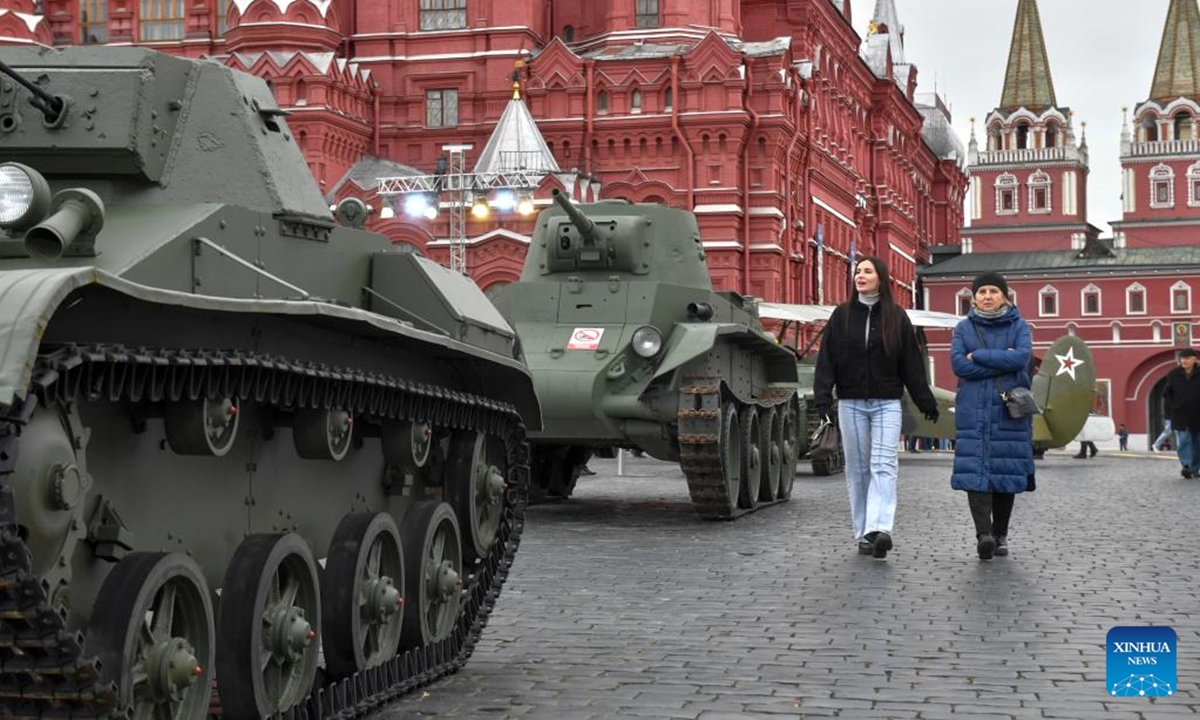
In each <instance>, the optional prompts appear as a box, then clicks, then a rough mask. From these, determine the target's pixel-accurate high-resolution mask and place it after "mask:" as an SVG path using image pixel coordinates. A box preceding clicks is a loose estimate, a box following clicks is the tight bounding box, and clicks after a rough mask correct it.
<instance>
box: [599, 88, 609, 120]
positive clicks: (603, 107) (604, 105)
mask: <svg viewBox="0 0 1200 720" xmlns="http://www.w3.org/2000/svg"><path fill="white" fill-rule="evenodd" d="M596 114H597V115H607V114H608V91H606V90H601V91H600V95H599V96H597V98H596Z"/></svg>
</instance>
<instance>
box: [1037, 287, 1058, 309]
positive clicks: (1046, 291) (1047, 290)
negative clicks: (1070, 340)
mask: <svg viewBox="0 0 1200 720" xmlns="http://www.w3.org/2000/svg"><path fill="white" fill-rule="evenodd" d="M1047 295H1053V296H1054V312H1052V313H1048V312H1046V306H1045V304H1044V303H1043V301H1042V298H1044V297H1046V296H1047ZM1058 299H1059V298H1058V290H1057V289H1056V288H1055V287H1054V286H1053V285H1047V286H1045V287H1043V288H1042V289H1041V290H1038V306H1037V311H1038V317H1058V314H1059V313H1060V312H1062V308H1061V307H1059V302H1058Z"/></svg>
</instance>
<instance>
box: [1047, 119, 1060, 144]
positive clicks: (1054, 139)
mask: <svg viewBox="0 0 1200 720" xmlns="http://www.w3.org/2000/svg"><path fill="white" fill-rule="evenodd" d="M1046 147H1048V148H1052V147H1058V126H1057V125H1055V124H1054V123H1050V124H1049V125H1047V126H1046Z"/></svg>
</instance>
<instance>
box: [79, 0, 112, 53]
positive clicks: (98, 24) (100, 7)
mask: <svg viewBox="0 0 1200 720" xmlns="http://www.w3.org/2000/svg"><path fill="white" fill-rule="evenodd" d="M79 29H80V30H81V31H82V33H81V34H82V37H83V44H84V45H93V44H96V43H106V42H108V0H79Z"/></svg>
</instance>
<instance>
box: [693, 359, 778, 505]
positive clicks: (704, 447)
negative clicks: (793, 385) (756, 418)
mask: <svg viewBox="0 0 1200 720" xmlns="http://www.w3.org/2000/svg"><path fill="white" fill-rule="evenodd" d="M721 384H722V383H721V378H720V377H719V376H717V375H690V376H688V377H687V378H686V379H685V384H684V385H683V386H682V387H681V388H680V389H679V392H680V394H681V395H682V396H683V397H684V398H691V402H689V403H687V404H688V405H690V406H691V407H687V408H681V409H680V410H679V412H678V419H679V466H680V468H681V469H682V470H683V474H684V476H685V477H687V483H688V493H689V494H690V495H691V496H692V506H693V507H694V508H695V509H696V513H697V514H698V515H700V517H702V518H705V519H707V520H733V519H735V518H739V517H741V516H742V515H745V514H746V513H749V512H754V511H755V510H758V509H759V508H763V507H767V506H769V505H775V504H778V503H781V502H784V501H786V500H787V498H786V497H784V498H776V499H775V500H771V501H766V502H764V501H759V502H758V503H757V505H756V506H755V507H753V508H741V507H738V506H737V499H736V498H734V501H733V502H732V503H731V502H730V500H729V491H728V488H727V486H726V484H725V473H724V467H723V464H722V462H721V452H720V438H721V405H722V397H723V392H722V388H721ZM794 394H795V393H794V391H792V390H775V391H771V392H769V393H768V394H766V395H764V396H762V397H759V398H756V400H755V402H754V404H755V405H756V406H758V407H759V408H760V409H764V408H771V407H780V406H783V405H785V404H786V403H787V401H788V399H790V398H791V397H793V395H794ZM739 405H742V406H744V405H745V403H739ZM792 472H795V468H792ZM731 505H732V507H733V510H732V512H731V511H730V506H731Z"/></svg>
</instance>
